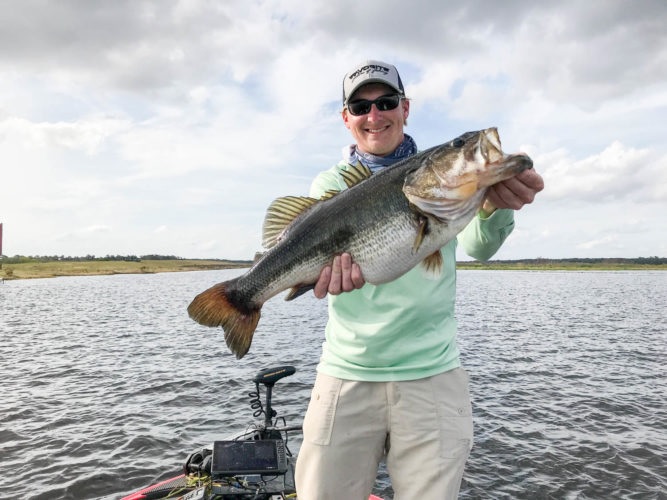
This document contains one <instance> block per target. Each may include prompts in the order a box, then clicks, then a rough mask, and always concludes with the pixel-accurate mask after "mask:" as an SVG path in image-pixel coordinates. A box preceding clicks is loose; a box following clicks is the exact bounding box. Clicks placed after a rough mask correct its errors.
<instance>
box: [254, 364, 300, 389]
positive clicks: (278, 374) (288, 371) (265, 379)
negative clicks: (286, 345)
mask: <svg viewBox="0 0 667 500" xmlns="http://www.w3.org/2000/svg"><path fill="white" fill-rule="evenodd" d="M295 372H296V368H294V367H293V366H276V367H274V368H264V369H263V370H260V372H259V373H257V375H255V378H254V379H252V381H253V382H255V384H264V385H265V386H266V387H273V385H274V384H275V383H276V382H278V380H280V379H281V378H283V377H288V376H290V375H294V373H295Z"/></svg>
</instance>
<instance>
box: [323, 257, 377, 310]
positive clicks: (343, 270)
mask: <svg viewBox="0 0 667 500" xmlns="http://www.w3.org/2000/svg"><path fill="white" fill-rule="evenodd" d="M365 283H366V281H365V280H364V277H363V275H362V274H361V268H360V267H359V265H358V264H356V263H354V262H352V256H351V255H350V254H349V253H344V254H342V255H337V256H336V257H334V260H333V263H332V264H331V265H330V266H326V267H324V268H323V269H322V272H321V273H320V277H319V279H318V280H317V283H315V289H314V290H313V293H314V294H315V297H317V298H318V299H323V298H324V297H326V296H327V293H330V294H331V295H339V294H340V293H342V292H349V291H351V290H355V289H357V288H361V287H362V286H364V284H365Z"/></svg>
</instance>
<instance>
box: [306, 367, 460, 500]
mask: <svg viewBox="0 0 667 500" xmlns="http://www.w3.org/2000/svg"><path fill="white" fill-rule="evenodd" d="M303 438H304V439H303V444H302V445H301V450H300V451H299V457H298V460H297V466H296V486H297V495H298V498H299V500H334V499H335V500H339V499H342V498H344V499H346V500H367V499H368V496H369V494H370V493H371V490H372V488H373V484H374V482H375V477H376V474H377V468H378V465H379V463H380V461H381V460H382V458H383V457H384V456H386V461H387V469H388V471H389V476H390V477H391V482H392V487H393V489H394V493H395V496H394V500H449V499H455V498H456V497H457V496H458V492H459V488H460V486H461V477H462V476H463V468H464V465H465V462H466V460H467V458H468V455H469V453H470V448H471V446H472V412H471V405H470V395H469V392H468V375H467V373H466V372H465V370H463V369H462V368H456V369H454V370H451V371H449V372H446V373H442V374H439V375H435V376H433V377H429V378H425V379H420V380H410V381H405V382H356V381H351V380H341V379H337V378H334V377H329V376H327V375H322V374H318V375H317V379H316V381H315V386H314V388H313V392H312V395H311V400H310V404H309V406H308V411H307V413H306V418H305V420H304V423H303Z"/></svg>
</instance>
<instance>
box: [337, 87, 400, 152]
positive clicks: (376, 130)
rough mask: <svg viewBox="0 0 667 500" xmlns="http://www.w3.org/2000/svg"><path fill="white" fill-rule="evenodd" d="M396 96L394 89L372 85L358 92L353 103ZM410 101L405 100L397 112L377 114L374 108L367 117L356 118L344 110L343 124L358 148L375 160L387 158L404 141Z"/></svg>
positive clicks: (374, 107)
mask: <svg viewBox="0 0 667 500" xmlns="http://www.w3.org/2000/svg"><path fill="white" fill-rule="evenodd" d="M388 94H396V91H395V90H393V89H392V88H391V87H388V86H387V85H384V84H381V83H369V84H368V85H364V86H363V87H361V88H360V89H359V90H357V91H356V92H355V93H354V94H353V96H352V99H351V101H355V100H357V99H368V100H373V99H376V98H378V97H380V96H383V95H388ZM409 111H410V101H408V100H407V99H402V100H401V102H400V103H399V105H398V107H397V108H396V109H391V110H389V111H378V109H377V106H375V104H374V105H373V106H371V110H370V112H368V113H367V114H365V115H361V116H355V115H353V114H352V113H350V111H349V110H348V109H347V108H345V109H343V113H342V115H343V122H344V123H345V126H346V127H347V128H349V129H350V132H351V133H352V137H354V140H355V141H356V143H357V147H358V148H359V149H360V150H361V151H363V152H365V153H371V154H374V155H376V156H386V155H388V154H390V153H391V152H393V151H394V150H395V149H396V148H397V147H398V146H399V144H401V142H402V141H403V124H404V123H405V120H407V118H408V114H409Z"/></svg>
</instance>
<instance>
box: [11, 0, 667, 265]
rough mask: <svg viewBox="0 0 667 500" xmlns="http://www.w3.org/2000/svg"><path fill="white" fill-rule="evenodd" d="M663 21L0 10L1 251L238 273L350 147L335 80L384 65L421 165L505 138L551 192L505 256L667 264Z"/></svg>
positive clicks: (417, 10) (527, 8)
mask: <svg viewBox="0 0 667 500" xmlns="http://www.w3.org/2000/svg"><path fill="white" fill-rule="evenodd" d="M352 13H353V14H352ZM666 15H667V4H665V2H664V1H662V0H641V1H640V2H638V3H635V4H633V6H632V7H629V6H628V3H627V2H624V1H621V0H608V1H606V2H597V1H594V2H588V3H585V4H582V3H581V2H577V1H574V0H569V1H564V2H559V3H539V2H528V1H519V0H512V1H507V2H492V1H483V0H471V1H468V2H463V3H458V4H451V3H448V2H432V1H429V0H415V1H414V2H411V3H410V5H409V7H408V8H406V4H405V2H398V1H397V0H389V1H385V2H377V1H374V0H370V1H367V2H362V3H359V2H356V1H355V2H353V1H352V0H342V1H341V2H306V3H304V2H302V1H297V0H276V1H273V2H245V1H241V0H231V1H226V2H206V1H198V0H165V1H163V2H153V1H146V2H140V3H137V2H131V1H130V0H119V1H117V2H105V3H103V2H79V1H74V0H64V1H61V2H43V1H39V0H25V1H22V2H17V3H16V5H14V6H13V7H12V9H3V10H2V11H0V22H2V26H3V30H1V31H0V95H2V96H4V99H3V100H2V101H0V161H2V164H3V170H2V177H1V178H0V186H1V187H2V189H1V190H0V220H2V221H3V222H4V223H5V233H6V237H5V251H9V252H15V253H24V254H36V253H45V254H70V255H80V254H85V253H94V254H97V255H106V254H119V253H128V254H138V255H141V254H147V253H160V252H164V253H165V254H176V255H180V256H184V257H192V256H202V257H210V256H221V257H228V258H249V257H252V255H253V254H254V252H255V251H256V250H258V249H259V242H260V234H259V233H260V229H261V223H262V219H263V215H264V210H265V208H266V206H268V204H269V203H270V201H271V200H272V199H274V198H275V197H277V196H281V195H286V194H304V193H305V192H307V191H308V186H309V184H310V181H311V179H312V178H313V176H314V175H315V174H316V173H317V172H319V171H321V170H324V169H326V168H328V167H329V166H330V165H332V164H333V163H334V162H335V161H337V160H338V158H339V155H340V150H341V147H342V146H343V145H345V144H346V143H349V142H350V140H351V138H350V135H349V133H348V131H347V130H346V129H345V127H344V126H343V125H342V123H341V120H340V116H339V111H340V107H341V102H340V82H341V79H342V75H343V73H344V72H345V71H347V70H348V69H349V67H350V66H351V65H352V64H354V63H355V62H357V61H360V60H362V59H366V58H379V59H384V60H388V61H391V62H394V63H395V64H396V65H397V66H398V67H399V69H400V71H401V74H402V77H403V79H404V81H405V83H406V86H407V90H408V95H409V96H410V97H411V98H412V103H411V116H410V120H409V121H410V126H409V127H408V129H407V130H408V133H410V134H411V135H413V136H414V137H415V139H416V140H417V143H418V144H419V146H420V147H422V148H426V147H428V146H431V145H434V144H435V143H438V142H442V141H444V140H447V139H450V138H452V137H455V136H456V135H458V134H460V133H461V132H464V131H466V130H473V129H478V128H482V127H488V126H498V128H499V131H500V135H501V138H502V140H503V145H504V148H505V150H506V151H507V152H516V151H519V150H524V151H527V152H528V153H529V154H530V155H531V157H533V159H534V161H535V169H536V170H537V171H538V172H540V173H541V174H542V175H543V176H544V178H545V182H546V188H545V190H544V191H543V192H542V193H541V194H540V195H539V196H538V198H537V200H536V201H535V203H534V204H533V205H531V206H529V207H526V209H525V210H522V211H521V212H519V213H517V221H518V223H517V229H516V231H515V232H514V234H513V235H512V237H511V238H510V240H508V242H507V243H506V245H505V246H504V247H503V249H502V250H501V252H500V254H499V256H500V255H502V256H503V257H504V258H510V257H522V256H526V257H530V256H546V257H548V256H550V255H556V254H561V255H566V256H576V254H577V253H579V254H585V255H590V254H591V253H595V252H598V253H603V254H604V253H605V252H607V251H609V252H612V251H617V252H618V253H619V254H623V253H630V252H632V253H633V254H634V253H635V252H639V254H641V253H643V252H648V253H650V254H652V255H655V254H659V253H660V252H663V253H667V249H666V248H665V245H666V243H664V238H662V237H661V236H660V235H662V234H665V232H667V227H666V226H665V223H663V222H662V220H661V219H660V218H656V217H655V214H656V213H662V212H664V209H665V208H667V207H665V202H664V200H665V199H667V192H666V189H667V187H666V186H667V179H666V177H665V172H667V148H666V146H665V142H664V130H663V129H664V127H661V126H660V124H661V123H662V121H663V120H664V115H665V113H666V112H667V83H666V82H667V73H666V72H667V61H666V57H667V32H666V31H665V30H664V26H663V24H664V22H663V19H665V16H666ZM91 227H106V228H109V230H107V231H87V228H91ZM65 233H67V234H68V235H70V236H71V237H65V238H62V237H61V236H62V235H63V234H65ZM591 242H601V243H600V244H592V243H591ZM605 242H606V243H605Z"/></svg>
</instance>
